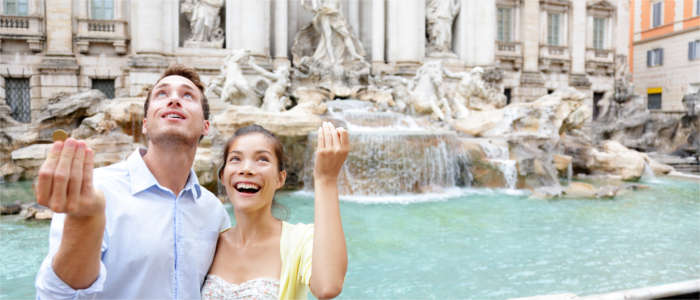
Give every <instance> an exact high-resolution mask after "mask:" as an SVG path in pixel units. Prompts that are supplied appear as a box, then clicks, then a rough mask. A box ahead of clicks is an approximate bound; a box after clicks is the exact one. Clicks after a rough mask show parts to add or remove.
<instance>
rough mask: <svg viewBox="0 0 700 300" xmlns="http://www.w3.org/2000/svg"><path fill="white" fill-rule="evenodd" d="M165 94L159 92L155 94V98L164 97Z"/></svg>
mask: <svg viewBox="0 0 700 300" xmlns="http://www.w3.org/2000/svg"><path fill="white" fill-rule="evenodd" d="M166 95H167V94H166V93H165V92H164V91H159V92H157V93H156V97H165V96H166Z"/></svg>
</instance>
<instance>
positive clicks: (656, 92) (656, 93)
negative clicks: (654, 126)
mask: <svg viewBox="0 0 700 300" xmlns="http://www.w3.org/2000/svg"><path fill="white" fill-rule="evenodd" d="M649 90H650V91H648V93H647V108H648V109H661V88H654V89H649ZM652 90H653V91H652Z"/></svg>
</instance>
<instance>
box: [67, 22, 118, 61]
mask: <svg viewBox="0 0 700 300" xmlns="http://www.w3.org/2000/svg"><path fill="white" fill-rule="evenodd" d="M76 39H77V45H78V50H79V51H80V52H81V53H87V52H88V51H89V49H90V43H95V42H99V43H111V44H112V45H113V46H114V50H115V51H116V52H117V54H126V43H127V41H128V40H129V32H128V23H127V22H126V21H124V20H94V19H78V34H77V35H76Z"/></svg>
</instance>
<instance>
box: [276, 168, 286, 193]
mask: <svg viewBox="0 0 700 300" xmlns="http://www.w3.org/2000/svg"><path fill="white" fill-rule="evenodd" d="M278 179H279V186H278V187H277V188H278V189H279V188H282V187H283V186H284V182H285V181H286V180H287V171H285V170H282V171H280V174H279V178H278Z"/></svg>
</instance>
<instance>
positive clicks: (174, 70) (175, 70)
mask: <svg viewBox="0 0 700 300" xmlns="http://www.w3.org/2000/svg"><path fill="white" fill-rule="evenodd" d="M171 75H178V76H182V77H185V78H187V79H189V80H190V81H192V83H193V84H194V85H195V86H196V87H197V88H198V89H199V91H200V92H202V111H203V112H204V119H205V120H209V101H208V100H207V96H205V95H204V84H203V83H202V80H200V79H199V74H197V71H196V70H195V69H194V68H190V67H188V66H185V65H182V64H174V65H171V66H170V67H168V68H167V69H166V70H165V72H163V75H161V76H160V78H158V80H156V83H154V84H153V86H154V87H155V86H156V85H157V84H158V82H159V81H161V80H162V79H163V78H165V77H168V76H171ZM152 91H153V88H151V89H149V91H148V96H146V102H144V103H143V117H144V118H146V114H147V113H148V104H149V102H150V100H151V92H152Z"/></svg>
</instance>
